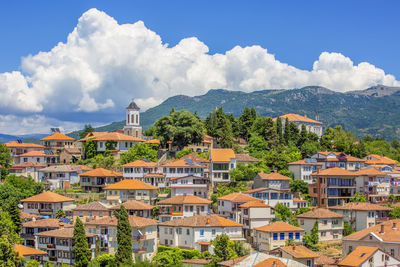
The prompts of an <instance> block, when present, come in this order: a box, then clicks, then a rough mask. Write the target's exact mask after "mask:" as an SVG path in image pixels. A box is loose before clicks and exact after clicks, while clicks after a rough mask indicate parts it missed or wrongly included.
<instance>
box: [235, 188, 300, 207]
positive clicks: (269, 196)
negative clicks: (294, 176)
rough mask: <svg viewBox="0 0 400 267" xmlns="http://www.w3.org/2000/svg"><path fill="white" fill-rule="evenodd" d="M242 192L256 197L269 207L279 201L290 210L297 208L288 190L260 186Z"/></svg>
mask: <svg viewBox="0 0 400 267" xmlns="http://www.w3.org/2000/svg"><path fill="white" fill-rule="evenodd" d="M242 193H243V194H246V195H249V196H252V197H254V198H258V199H260V200H262V201H264V202H265V204H267V205H269V206H271V207H275V206H276V204H278V203H280V204H283V205H285V206H286V207H289V208H290V209H291V210H296V209H297V208H298V203H297V202H295V200H294V198H293V193H292V192H290V191H288V190H279V189H272V188H264V187H260V188H256V189H252V190H248V191H244V192H242Z"/></svg>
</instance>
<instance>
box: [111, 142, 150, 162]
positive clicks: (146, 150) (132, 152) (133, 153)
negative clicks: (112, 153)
mask: <svg viewBox="0 0 400 267" xmlns="http://www.w3.org/2000/svg"><path fill="white" fill-rule="evenodd" d="M141 158H146V159H148V160H150V161H157V149H154V147H153V146H151V145H150V144H146V143H138V144H136V145H134V146H133V147H132V148H130V149H129V150H128V152H126V153H123V154H122V155H121V158H120V160H119V163H120V164H121V165H122V164H126V163H129V162H132V161H135V160H139V159H141Z"/></svg>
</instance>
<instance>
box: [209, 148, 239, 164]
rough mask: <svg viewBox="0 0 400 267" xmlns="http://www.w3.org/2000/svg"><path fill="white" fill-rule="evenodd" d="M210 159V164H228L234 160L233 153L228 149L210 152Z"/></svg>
mask: <svg viewBox="0 0 400 267" xmlns="http://www.w3.org/2000/svg"><path fill="white" fill-rule="evenodd" d="M210 157H211V161H212V162H230V161H231V159H234V158H235V152H234V151H233V149H230V148H218V149H216V148H215V149H211V150H210Z"/></svg>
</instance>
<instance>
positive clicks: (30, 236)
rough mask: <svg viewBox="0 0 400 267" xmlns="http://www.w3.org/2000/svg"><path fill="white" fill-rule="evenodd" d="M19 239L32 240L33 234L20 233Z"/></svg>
mask: <svg viewBox="0 0 400 267" xmlns="http://www.w3.org/2000/svg"><path fill="white" fill-rule="evenodd" d="M21 238H23V239H28V238H32V239H33V238H34V236H33V233H22V234H21Z"/></svg>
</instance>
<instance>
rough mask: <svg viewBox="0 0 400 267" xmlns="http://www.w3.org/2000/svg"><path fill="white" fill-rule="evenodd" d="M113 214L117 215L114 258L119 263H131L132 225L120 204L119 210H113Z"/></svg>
mask: <svg viewBox="0 0 400 267" xmlns="http://www.w3.org/2000/svg"><path fill="white" fill-rule="evenodd" d="M114 216H115V217H117V220H118V224H117V244H118V246H117V252H116V253H115V259H116V262H117V264H119V265H121V264H122V265H123V264H126V265H129V264H132V226H131V224H130V223H129V216H128V212H127V211H126V209H125V207H124V206H122V205H121V209H120V211H119V212H118V211H114Z"/></svg>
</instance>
